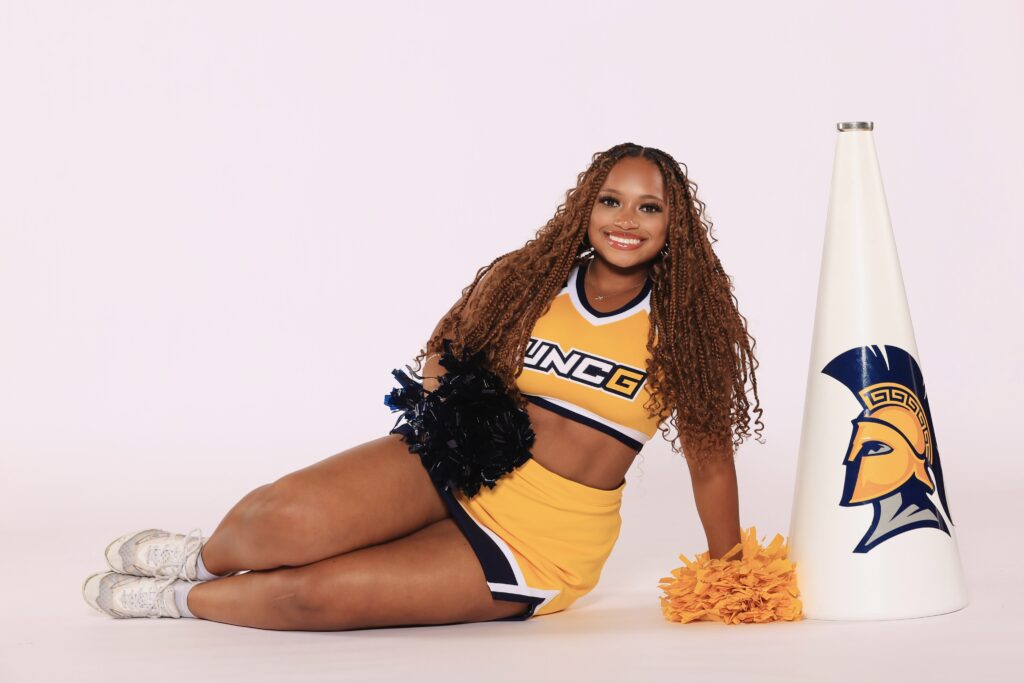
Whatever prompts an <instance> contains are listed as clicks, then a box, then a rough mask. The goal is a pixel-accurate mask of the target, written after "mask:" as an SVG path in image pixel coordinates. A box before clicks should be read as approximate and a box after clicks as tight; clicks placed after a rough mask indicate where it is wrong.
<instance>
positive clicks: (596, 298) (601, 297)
mask: <svg viewBox="0 0 1024 683" xmlns="http://www.w3.org/2000/svg"><path fill="white" fill-rule="evenodd" d="M589 274H590V268H587V272H586V273H584V277H583V280H584V284H586V276H587V275H589ZM590 279H591V281H593V279H594V278H590ZM645 284H647V280H646V279H645V280H644V281H643V282H641V283H640V284H638V285H636V286H635V287H630V288H629V289H624V290H622V291H621V292H615V293H614V294H591V295H590V296H591V298H593V299H594V301H604V300H605V299H606V298H607V297H610V296H619V295H621V294H625V293H626V292H632V291H633V290H634V289H639V288H640V287H643V286H644V285H645ZM591 288H593V285H591ZM584 289H585V288H584Z"/></svg>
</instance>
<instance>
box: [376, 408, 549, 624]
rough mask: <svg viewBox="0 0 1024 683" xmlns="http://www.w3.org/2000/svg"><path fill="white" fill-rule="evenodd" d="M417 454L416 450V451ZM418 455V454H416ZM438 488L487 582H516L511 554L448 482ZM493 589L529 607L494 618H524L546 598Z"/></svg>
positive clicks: (403, 427)
mask: <svg viewBox="0 0 1024 683" xmlns="http://www.w3.org/2000/svg"><path fill="white" fill-rule="evenodd" d="M411 432H412V426H411V425H409V424H408V423H403V424H400V425H398V426H397V427H395V428H394V429H392V430H391V431H390V432H389V433H390V434H399V435H400V436H402V437H403V438H404V437H406V436H408V435H409V434H410V433H411ZM414 455H415V454H414ZM416 457H417V458H418V457H419V456H416ZM434 486H435V488H436V489H437V492H438V493H439V494H440V495H441V499H442V500H443V501H444V503H445V505H447V506H448V511H449V513H450V514H451V516H452V519H454V520H455V523H456V524H457V525H458V527H459V530H460V531H462V535H463V536H465V537H466V540H467V541H469V545H470V546H471V547H472V548H473V552H474V553H475V554H476V558H477V560H478V561H479V562H480V567H481V568H482V569H483V571H484V577H485V578H486V580H487V582H488V583H489V584H490V583H497V584H504V585H514V584H516V583H517V579H516V572H515V571H514V570H513V568H512V566H511V564H510V563H509V559H508V557H506V555H505V553H504V552H502V550H501V548H499V547H498V545H497V544H496V543H495V542H494V540H493V539H491V537H490V536H488V534H487V532H486V531H484V530H483V529H482V528H481V527H480V525H479V524H477V522H476V520H474V519H473V517H472V516H470V515H469V513H467V512H466V510H465V509H464V508H463V507H462V506H461V505H460V504H459V502H458V501H457V500H456V499H455V497H454V496H453V495H452V493H451V491H450V490H449V489H448V487H447V486H442V485H440V484H438V483H436V482H435V483H434ZM488 590H490V591H491V596H492V597H493V598H494V599H496V600H511V601H514V602H525V603H528V604H529V607H528V608H527V610H526V611H525V612H524V613H522V614H513V615H512V616H508V617H502V618H500V619H494V621H525V620H526V619H529V618H530V617H532V616H533V613H534V611H535V610H536V609H537V605H539V604H541V603H542V602H544V599H543V598H540V597H534V596H529V595H519V594H517V593H508V592H504V591H498V590H494V589H491V588H490V587H488Z"/></svg>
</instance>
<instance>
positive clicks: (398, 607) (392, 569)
mask: <svg viewBox="0 0 1024 683" xmlns="http://www.w3.org/2000/svg"><path fill="white" fill-rule="evenodd" d="M287 571H289V572H290V579H291V581H292V582H293V585H292V586H290V587H289V589H290V590H289V592H294V595H295V601H294V607H295V612H294V618H295V619H296V620H298V621H300V622H301V623H302V624H303V625H302V626H299V628H307V629H315V630H348V629H357V628H376V627H384V626H402V625H417V624H419V625H427V624H452V623H463V622H475V621H491V620H493V619H499V618H502V617H507V616H511V615H513V614H522V613H523V612H525V611H526V609H527V607H528V605H527V604H526V603H522V602H513V601H508V600H496V599H494V598H492V597H491V593H490V591H489V590H488V588H487V580H486V579H485V578H484V573H483V569H482V568H481V567H480V563H479V561H478V560H477V557H476V554H475V553H474V552H473V549H472V547H471V546H470V545H469V542H468V541H467V540H466V538H465V536H463V535H462V532H461V531H460V530H459V528H458V526H457V525H456V524H455V521H454V520H452V519H451V518H446V519H443V520H440V521H438V522H435V523H434V524H431V525H430V526H427V527H424V528H423V529H421V530H419V531H417V532H415V533H413V534H410V535H408V536H406V537H404V538H401V539H398V540H395V541H391V542H389V543H384V544H381V545H377V546H374V547H371V548H364V549H362V550H357V551H354V552H350V553H347V554H345V555H340V556H338V557H333V558H329V559H326V560H323V561H321V562H317V563H315V564H311V565H307V566H304V567H297V568H294V569H289V570H287Z"/></svg>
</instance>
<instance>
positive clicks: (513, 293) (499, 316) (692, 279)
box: [415, 142, 764, 467]
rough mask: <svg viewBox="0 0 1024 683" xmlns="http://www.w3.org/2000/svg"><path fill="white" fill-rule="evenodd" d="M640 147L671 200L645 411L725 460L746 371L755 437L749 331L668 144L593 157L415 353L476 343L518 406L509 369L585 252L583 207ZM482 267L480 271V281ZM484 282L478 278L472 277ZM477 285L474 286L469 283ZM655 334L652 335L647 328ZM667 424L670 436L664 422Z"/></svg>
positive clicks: (688, 445) (704, 454) (681, 446)
mask: <svg viewBox="0 0 1024 683" xmlns="http://www.w3.org/2000/svg"><path fill="white" fill-rule="evenodd" d="M637 156H640V157H643V158H644V159H647V160H648V161H650V162H652V163H654V164H655V165H656V166H657V167H658V168H659V169H660V171H661V174H662V178H663V180H664V185H665V191H666V195H667V196H666V200H667V202H668V235H667V242H666V247H665V249H663V250H662V255H660V256H658V257H656V258H655V259H654V260H653V261H652V262H651V264H650V268H651V271H650V277H651V280H652V289H651V318H650V320H651V329H650V333H649V335H648V338H647V350H648V352H649V353H650V354H651V359H650V361H649V362H648V365H647V382H648V391H649V392H650V393H651V398H650V400H648V401H647V402H646V403H645V404H644V408H645V409H646V410H647V412H648V415H650V416H655V415H656V416H658V418H659V423H660V426H659V430H660V431H661V432H662V435H663V437H664V438H665V439H666V440H667V441H669V442H670V443H671V444H672V450H673V452H676V453H680V452H682V453H683V454H684V455H685V457H686V458H687V459H688V460H689V461H690V462H691V463H693V464H695V465H696V466H697V467H701V466H703V465H704V464H705V463H706V462H710V461H713V460H721V459H723V458H731V457H732V456H733V454H734V453H735V449H736V448H737V447H738V446H739V445H740V444H741V443H742V442H743V441H744V439H745V438H746V437H749V436H750V417H749V415H748V412H749V411H750V410H751V408H750V402H749V401H748V398H747V388H746V387H747V383H748V381H749V383H750V385H751V390H752V393H753V399H754V408H753V412H754V413H755V414H756V416H757V417H756V418H755V424H756V425H757V427H756V429H755V430H754V431H755V433H756V436H757V437H758V440H759V441H761V440H762V439H761V438H760V437H761V431H762V430H763V429H764V423H763V422H762V421H761V415H762V413H763V411H762V410H761V407H760V399H759V397H758V395H757V379H756V377H755V374H754V371H755V370H756V368H757V367H758V362H757V359H756V357H755V356H754V348H755V347H756V341H755V340H754V338H753V337H752V336H750V334H749V333H748V331H747V321H746V318H745V317H743V315H741V314H740V312H739V309H738V302H737V300H736V296H735V294H734V292H733V284H732V279H731V278H730V277H729V276H728V275H727V274H726V273H725V271H724V270H723V269H722V264H721V262H720V261H719V259H718V257H717V256H716V255H715V253H714V250H713V249H712V246H711V245H712V244H713V243H714V242H716V241H717V239H716V238H715V237H714V235H713V234H712V232H711V226H712V223H711V222H710V221H708V220H706V219H705V218H704V202H702V201H701V200H699V199H697V185H696V184H695V183H693V182H692V181H690V180H689V179H688V177H687V174H686V166H685V164H682V165H681V164H680V163H679V162H677V161H676V160H675V159H673V158H672V156H670V155H669V154H667V153H665V152H663V151H661V150H659V149H656V148H654V147H641V146H640V145H637V144H634V143H631V142H626V143H622V144H619V145H615V146H614V147H612V148H610V149H608V150H606V151H604V152H597V153H596V154H594V155H593V157H592V161H591V164H590V167H589V168H587V169H586V170H585V171H583V172H582V173H580V174H579V175H578V176H577V182H576V187H574V188H572V189H570V190H569V191H568V192H567V193H566V198H565V202H564V203H562V204H560V205H559V206H558V208H557V210H556V211H555V215H554V216H552V217H551V219H550V220H549V221H548V222H547V223H546V224H545V225H544V227H542V228H540V229H539V230H538V231H537V232H536V233H535V235H534V237H533V238H532V239H530V240H529V241H527V242H526V244H524V245H523V246H522V247H520V248H519V249H516V250H514V251H511V252H508V253H507V254H503V255H502V256H499V257H498V258H496V259H494V260H493V261H492V262H491V263H489V264H488V265H486V266H484V267H482V268H480V269H479V270H478V271H477V273H476V277H475V278H474V279H473V282H472V283H470V284H469V285H468V286H467V287H466V288H465V289H463V290H462V298H461V299H460V300H459V301H458V302H457V303H456V305H455V306H453V307H452V309H451V311H449V312H448V314H447V315H446V316H445V317H444V318H443V319H442V320H441V322H440V323H439V324H438V328H437V329H436V330H435V333H434V334H433V335H432V336H431V338H430V339H429V340H428V342H427V345H426V347H425V348H423V349H420V353H419V355H417V356H416V358H415V361H416V364H417V365H416V371H417V372H418V371H419V370H420V368H421V365H422V361H423V359H424V358H425V357H428V354H429V355H433V354H438V353H440V352H441V350H442V340H443V339H445V338H448V339H451V340H452V350H453V351H454V352H455V353H456V354H459V353H462V351H463V349H465V348H466V347H469V348H470V349H471V350H475V351H479V350H482V351H484V358H485V359H486V361H487V364H488V366H489V367H490V369H491V370H492V371H493V372H494V373H495V374H497V375H498V376H499V377H500V378H501V380H502V381H503V382H504V384H505V386H506V387H507V388H508V391H509V395H510V396H511V397H512V398H513V399H514V401H515V402H516V404H517V405H518V406H520V407H521V408H525V407H526V403H527V402H526V399H525V397H523V395H522V394H521V393H520V392H519V390H518V389H517V388H516V384H515V378H516V377H517V376H518V375H519V373H520V372H522V370H523V361H524V356H525V353H526V348H527V346H528V343H529V338H530V333H531V332H532V330H533V327H534V323H536V321H537V319H538V318H539V317H540V316H541V315H543V314H544V313H545V312H546V311H547V310H548V308H549V307H550V305H551V302H552V301H553V299H554V297H555V295H556V294H557V293H558V292H559V290H560V289H561V287H562V285H563V284H564V283H565V280H566V279H567V277H568V275H569V271H570V270H571V269H572V268H573V266H575V265H578V264H581V263H582V262H584V261H586V260H588V259H593V258H594V254H593V248H592V247H590V244H589V240H588V239H587V229H588V227H589V223H590V213H591V209H592V208H593V205H594V202H595V201H596V196H597V194H598V191H599V190H600V188H601V186H602V185H603V183H604V181H605V178H606V177H607V175H608V173H609V171H610V170H611V168H612V167H613V166H614V165H615V163H616V162H617V161H619V160H620V159H623V158H625V157H637ZM485 276H486V279H485ZM481 281H482V282H481ZM478 290H479V291H478ZM656 335H657V344H655V338H656ZM669 424H670V425H671V426H672V427H674V428H675V431H676V434H677V436H676V437H673V438H670V430H669V427H668V425H669Z"/></svg>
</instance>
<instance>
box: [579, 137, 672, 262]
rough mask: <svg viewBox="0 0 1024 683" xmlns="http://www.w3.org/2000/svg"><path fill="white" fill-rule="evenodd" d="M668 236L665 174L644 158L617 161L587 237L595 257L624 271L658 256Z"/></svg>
mask: <svg viewBox="0 0 1024 683" xmlns="http://www.w3.org/2000/svg"><path fill="white" fill-rule="evenodd" d="M667 235H668V203H667V201H666V199H665V183H664V180H663V179H662V177H661V171H660V170H659V169H658V167H657V166H655V165H654V164H653V163H652V162H650V161H648V160H647V159H644V158H643V157H626V158H624V159H621V160H619V161H618V162H616V164H615V166H613V167H612V170H611V171H610V172H609V173H608V177H607V178H605V181H604V184H603V185H602V186H601V191H600V192H598V194H597V200H596V201H595V202H594V208H593V209H592V210H591V212H590V228H589V229H588V230H587V237H588V238H589V239H590V244H592V245H593V247H594V252H595V255H596V256H597V257H599V258H602V259H604V260H605V261H607V262H608V263H609V264H611V265H615V266H618V267H620V268H629V267H631V266H636V265H640V264H643V263H646V262H648V261H650V260H652V259H654V258H656V257H657V256H658V252H659V251H660V250H661V248H662V246H664V244H665V240H666V238H667Z"/></svg>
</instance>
